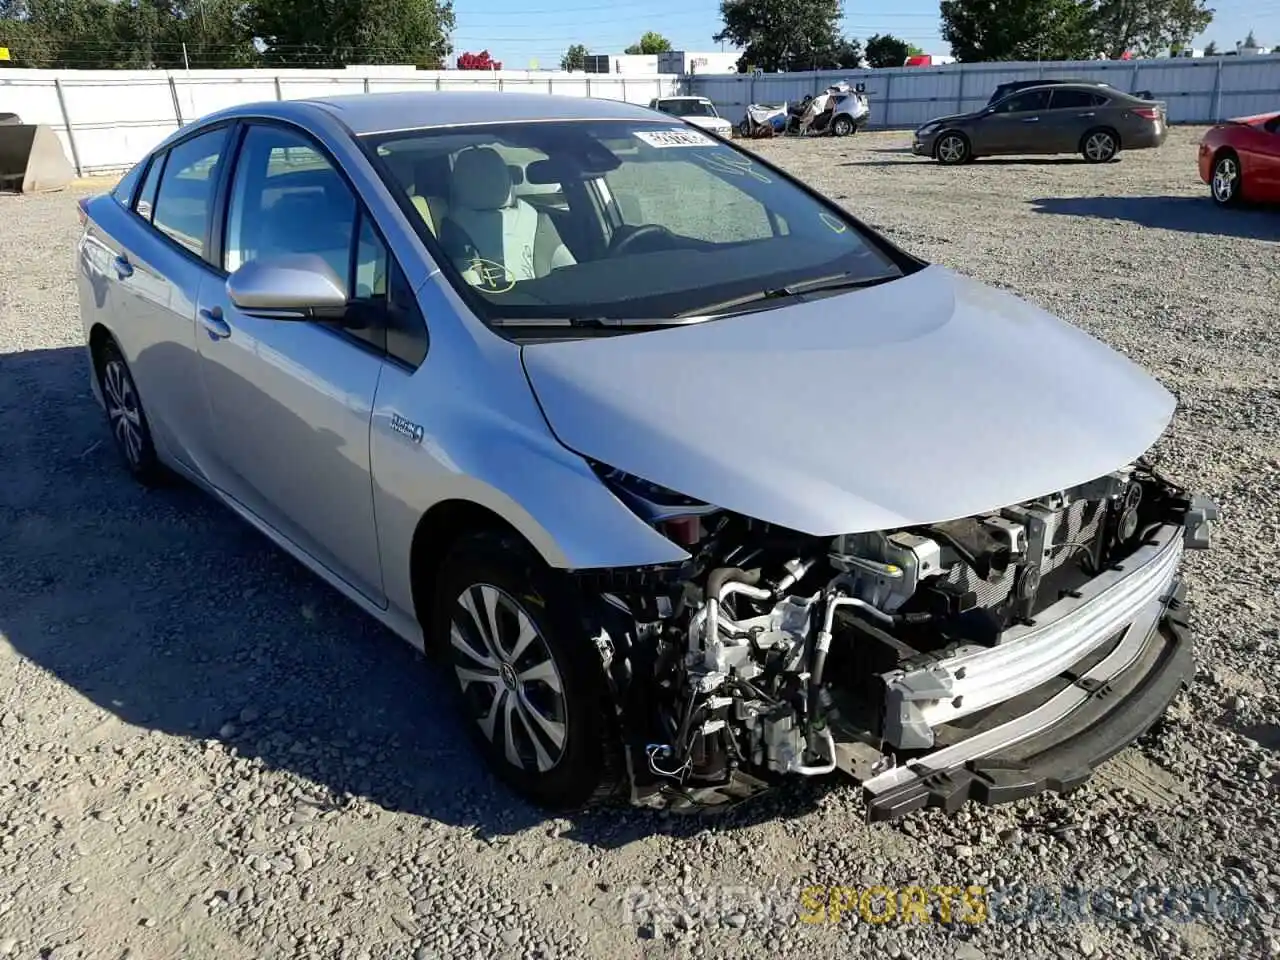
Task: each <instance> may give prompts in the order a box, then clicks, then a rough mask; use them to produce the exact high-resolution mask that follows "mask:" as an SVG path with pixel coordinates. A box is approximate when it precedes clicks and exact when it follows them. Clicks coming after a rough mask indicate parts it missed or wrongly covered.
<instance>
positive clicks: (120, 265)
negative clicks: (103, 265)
mask: <svg viewBox="0 0 1280 960" xmlns="http://www.w3.org/2000/svg"><path fill="white" fill-rule="evenodd" d="M113 265H114V266H115V268H116V276H117V277H119V278H120V279H121V280H125V279H127V278H129V277H132V276H133V264H132V263H130V262H129V258H128V257H126V256H125V255H124V254H123V253H122V254H120V256H118V257H116V259H115V261H114V264H113Z"/></svg>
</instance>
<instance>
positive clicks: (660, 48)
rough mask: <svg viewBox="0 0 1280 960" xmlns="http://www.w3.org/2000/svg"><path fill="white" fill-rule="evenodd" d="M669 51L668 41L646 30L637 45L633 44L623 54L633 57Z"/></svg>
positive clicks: (660, 35) (658, 34)
mask: <svg viewBox="0 0 1280 960" xmlns="http://www.w3.org/2000/svg"><path fill="white" fill-rule="evenodd" d="M670 49H671V41H670V40H668V39H667V38H666V37H664V36H663V35H662V34H660V33H655V32H654V31H652V30H646V31H645V34H644V36H642V37H641V38H640V42H639V43H633V44H632V45H631V46H629V47H627V49H626V50H625V51H623V52H624V53H626V54H628V55H630V56H635V55H636V54H655V53H666V52H667V51H668V50H670Z"/></svg>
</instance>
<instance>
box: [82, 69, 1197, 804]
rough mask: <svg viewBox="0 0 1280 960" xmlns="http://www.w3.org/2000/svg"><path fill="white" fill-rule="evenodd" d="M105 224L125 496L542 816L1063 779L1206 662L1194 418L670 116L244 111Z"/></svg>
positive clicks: (947, 790)
mask: <svg viewBox="0 0 1280 960" xmlns="http://www.w3.org/2000/svg"><path fill="white" fill-rule="evenodd" d="M81 214H82V221H83V231H82V234H81V237H80V240H79V245H78V278H79V293H80V301H81V307H82V311H83V317H84V327H85V334H86V341H87V350H88V357H89V360H90V364H91V371H92V377H91V382H92V386H93V390H94V392H95V395H96V396H97V398H98V399H99V401H100V402H101V403H102V405H103V407H104V409H105V411H106V415H107V421H108V424H109V426H110V429H111V433H112V436H113V437H114V438H115V441H116V445H117V446H118V448H119V451H120V454H121V457H122V460H123V462H124V464H125V465H126V467H127V468H128V470H129V471H130V472H131V473H132V474H133V475H134V476H135V477H136V478H137V479H138V480H139V481H141V482H143V483H146V484H154V483H160V482H163V481H165V480H167V479H171V478H173V477H175V476H176V477H182V478H185V479H186V480H188V481H191V482H194V483H196V484H198V485H200V486H202V487H204V488H205V489H207V490H208V491H209V492H211V493H212V494H213V495H214V496H216V497H217V498H218V499H219V500H221V501H222V502H223V503H224V504H226V505H227V507H229V508H230V509H231V510H232V511H234V512H235V513H236V514H238V515H239V516H240V517H242V518H243V519H244V520H245V521H247V522H248V523H250V524H252V525H253V526H254V527H256V528H257V529H258V530H260V531H261V532H262V533H263V534H264V535H265V536H267V537H269V538H270V539H271V540H273V541H274V542H275V543H277V544H279V545H280V546H281V547H282V548H284V549H285V550H287V551H288V552H290V553H291V554H293V555H294V556H296V557H297V558H299V559H300V560H301V561H302V562H303V563H305V564H306V565H307V566H308V567H310V568H311V569H312V570H313V571H315V573H316V574H317V575H318V576H320V577H322V578H324V579H325V580H327V581H328V582H329V583H331V584H332V585H333V586H334V587H335V588H337V589H338V590H340V591H341V592H342V593H344V594H345V595H346V596H347V597H349V598H350V599H351V600H352V601H353V602H355V603H356V604H358V605H359V606H361V607H362V608H364V609H365V610H366V611H367V612H368V613H369V614H371V615H372V616H374V617H376V618H377V619H378V620H380V621H381V622H382V623H384V624H386V625H387V626H389V627H390V628H391V629H392V630H394V631H395V632H396V633H398V634H399V635H401V636H402V637H404V638H405V639H406V640H408V641H409V642H410V643H412V644H414V645H415V646H418V647H421V648H424V649H427V650H429V651H432V652H434V653H437V654H438V655H439V658H440V659H442V660H444V662H445V664H446V665H447V669H450V670H451V672H452V675H453V676H454V677H456V681H457V683H456V689H457V694H458V702H459V708H460V709H461V710H463V711H465V715H466V716H467V717H468V718H469V719H468V727H469V728H470V729H471V730H472V731H473V733H474V735H475V737H476V740H477V742H478V744H479V745H480V746H481V748H482V749H483V750H484V751H486V753H487V755H488V757H489V759H490V760H491V762H492V764H493V766H494V769H495V770H496V771H497V772H498V773H499V774H500V775H501V776H502V777H504V778H505V779H506V780H507V781H508V782H509V783H510V784H512V785H513V786H514V787H515V788H516V789H517V790H519V791H520V792H522V793H523V794H524V795H526V796H528V797H530V798H532V799H534V800H536V801H538V802H540V803H543V804H545V805H547V806H549V807H554V808H562V809H563V808H574V807H580V806H582V805H585V804H588V803H591V802H594V801H600V800H605V799H613V798H621V799H626V800H629V801H631V802H632V803H636V804H642V805H650V806H669V805H676V806H679V805H708V804H721V803H726V802H731V801H733V800H736V799H739V798H742V797H746V796H750V795H752V794H754V793H756V792H758V791H760V790H762V789H764V788H765V787H767V786H768V785H769V784H771V783H773V782H775V781H776V780H778V779H779V778H782V777H786V776H814V775H823V774H827V773H831V772H833V771H835V770H837V769H839V770H842V771H844V772H845V773H847V774H848V775H849V776H851V777H853V778H854V779H855V780H856V781H858V782H861V783H862V784H863V788H864V790H865V794H866V798H867V801H868V810H869V812H870V814H871V815H872V816H877V817H888V816H895V815H897V814H900V813H903V812H905V811H908V810H911V809H914V808H917V807H920V806H923V805H926V804H943V805H945V806H947V807H948V808H952V809H953V808H954V807H955V806H957V805H958V804H959V803H961V802H963V801H964V800H966V799H974V800H979V801H999V800H1003V799H1010V798H1012V797H1016V796H1023V795H1026V794H1027V793H1032V792H1035V791H1037V790H1042V789H1045V788H1046V787H1053V788H1055V789H1065V788H1068V787H1070V786H1074V785H1075V784H1076V783H1078V782H1080V780H1082V779H1083V778H1084V777H1085V776H1086V775H1087V773H1088V771H1089V769H1090V768H1091V767H1092V766H1093V765H1094V764H1095V763H1097V762H1099V761H1100V760H1102V759H1104V758H1105V757H1107V756H1109V755H1110V754H1111V753H1113V752H1115V750H1118V749H1119V748H1120V747H1121V746H1123V745H1124V744H1125V743H1127V742H1129V741H1130V740H1132V739H1133V738H1134V737H1136V736H1137V735H1138V734H1139V733H1140V732H1141V731H1142V730H1143V729H1145V728H1146V727H1147V726H1148V725H1150V724H1151V723H1152V722H1154V720H1155V719H1156V718H1157V717H1158V716H1159V715H1160V713H1161V712H1162V711H1163V709H1164V707H1165V704H1166V703H1167V702H1168V701H1169V699H1170V698H1171V697H1172V696H1173V694H1174V692H1175V691H1176V690H1177V688H1178V686H1179V684H1180V683H1181V682H1182V680H1183V678H1184V677H1185V676H1186V674H1187V671H1188V670H1189V668H1190V662H1191V661H1190V645H1189V639H1188V633H1187V630H1186V627H1185V625H1186V613H1185V610H1184V604H1183V601H1182V586H1181V584H1180V581H1179V575H1178V566H1179V561H1180V558H1181V554H1182V551H1183V549H1184V547H1187V546H1192V547H1204V546H1207V544H1208V537H1209V529H1210V524H1211V521H1212V520H1213V519H1214V516H1215V514H1216V508H1215V507H1214V506H1213V504H1212V503H1211V502H1209V501H1208V500H1206V499H1205V498H1203V497H1201V496H1199V495H1195V494H1191V493H1189V492H1187V491H1185V490H1183V489H1182V488H1181V487H1179V486H1178V485H1177V484H1176V483H1174V482H1172V481H1171V480H1168V479H1166V478H1165V477H1163V476H1161V474H1160V473H1159V472H1158V471H1157V470H1156V469H1155V467H1154V466H1153V465H1152V463H1150V462H1149V461H1148V460H1147V459H1146V453H1147V451H1148V449H1149V448H1150V447H1151V445H1152V444H1153V443H1154V441H1155V440H1156V439H1157V438H1158V437H1159V436H1160V435H1161V433H1162V432H1163V430H1164V429H1165V427H1166V425H1167V424H1168V422H1169V419H1170V417H1171V415H1172V412H1173V408H1174V400H1173V398H1172V396H1171V395H1170V394H1169V393H1168V392H1167V391H1166V390H1164V389H1163V388H1162V387H1161V386H1160V385H1159V384H1158V383H1156V382H1155V381H1154V380H1153V379H1151V378H1150V377H1149V376H1147V375H1146V374H1145V373H1144V372H1143V371H1142V370H1140V369H1139V368H1138V367H1136V366H1135V365H1134V364H1132V363H1131V362H1130V361H1128V360H1127V359H1125V358H1124V357H1122V356H1119V355H1117V354H1115V353H1113V352H1111V351H1110V350H1109V349H1107V348H1106V347H1104V346H1103V345H1102V344H1100V343H1099V342H1097V341H1096V340H1093V339H1092V338H1090V337H1088V336H1086V335H1085V334H1084V333H1082V332H1080V331H1079V330H1077V329H1076V328H1074V327H1072V326H1070V325H1068V324H1066V323H1063V322H1061V321H1059V320H1057V319H1055V318H1053V317H1051V316H1049V315H1047V314H1046V313H1044V312H1043V311H1041V310H1039V309H1037V308H1035V307H1033V306H1031V305H1029V304H1027V303H1025V302H1023V301H1021V300H1019V299H1017V298H1015V297H1013V296H1012V295H1010V294H1007V293H1004V292H1001V291H998V290H994V289H991V288H989V287H985V286H982V285H980V284H978V283H976V282H973V281H971V280H968V279H965V278H963V277H961V276H958V275H956V274H954V273H952V272H951V271H949V270H947V269H945V268H943V267H940V266H935V265H929V264H926V263H924V262H923V261H921V260H919V259H917V258H916V257H914V256H912V255H910V254H909V253H907V252H906V251H904V250H902V249H900V248H898V247H896V246H895V245H894V244H892V243H891V242H890V241H888V240H886V239H885V238H884V237H882V236H880V235H879V234H877V233H876V232H874V231H872V230H871V229H869V228H868V227H867V226H866V225H864V224H863V223H861V222H860V221H859V220H858V219H856V218H855V217H854V216H852V215H850V214H849V213H848V212H847V211H846V210H845V209H843V208H842V207H840V206H838V205H836V204H834V203H832V202H830V201H828V200H827V199H825V198H824V197H822V196H821V195H820V194H819V193H817V192H815V191H813V190H811V189H809V188H807V187H806V186H804V185H803V184H801V183H799V182H797V181H796V180H794V179H793V178H791V177H789V176H788V175H786V174H785V173H783V172H782V171H780V170H779V169H777V168H776V167H774V166H772V165H770V164H768V163H767V162H765V161H763V160H761V159H760V158H758V157H756V156H754V155H753V154H751V153H748V152H746V151H743V150H740V149H738V148H737V147H735V146H734V145H732V144H731V143H728V142H725V141H723V140H721V139H718V138H715V137H711V136H708V135H707V134H706V133H705V132H702V131H700V130H699V129H698V128H697V127H695V126H692V125H691V124H688V123H685V122H683V121H681V120H679V119H677V118H672V117H670V116H665V115H663V114H660V113H658V112H656V111H652V110H648V109H644V108H640V107H634V106H629V105H626V104H621V103H613V102H608V101H600V100H590V99H575V98H564V99H561V98H554V97H544V96H529V95H518V94H505V93H500V94H474V93H467V94H453V93H434V94H418V93H412V94H389V95H377V96H361V97H339V98H333V99H324V100H308V101H297V102H282V103H265V104H257V105H250V106H242V107H236V108H234V109H230V110H226V111H223V112H220V113H217V114H214V115H211V116H209V117H205V118H203V119H201V120H200V121H198V122H196V123H193V124H190V125H189V126H186V127H184V128H183V129H182V130H180V131H178V132H177V133H175V134H173V135H172V136H171V137H169V138H168V139H167V140H166V141H165V142H163V143H162V144H160V145H159V146H158V147H157V148H156V149H155V150H154V151H152V152H151V153H150V154H149V155H148V156H147V157H146V158H144V159H143V160H142V161H141V162H140V163H139V164H138V165H137V166H136V167H134V168H133V169H132V170H131V171H130V172H129V173H128V174H127V175H126V176H125V177H124V178H123V179H122V180H121V182H120V183H119V184H118V185H117V186H116V187H115V189H114V190H112V191H111V192H110V193H108V194H105V195H102V196H98V197H95V198H92V199H89V200H85V201H82V203H81ZM335 669H336V667H335ZM1099 691H1106V692H1107V693H1108V695H1107V696H1100V695H1099Z"/></svg>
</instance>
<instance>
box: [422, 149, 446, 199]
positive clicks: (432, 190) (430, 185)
mask: <svg viewBox="0 0 1280 960" xmlns="http://www.w3.org/2000/svg"><path fill="white" fill-rule="evenodd" d="M451 179H452V171H451V169H450V167H449V155H448V154H447V153H438V154H436V155H435V156H431V157H427V158H426V159H425V160H419V161H418V162H417V163H415V164H414V165H413V192H414V193H415V194H416V195H417V196H419V197H448V196H449V181H450V180H451Z"/></svg>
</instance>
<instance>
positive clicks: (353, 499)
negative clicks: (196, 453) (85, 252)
mask: <svg viewBox="0 0 1280 960" xmlns="http://www.w3.org/2000/svg"><path fill="white" fill-rule="evenodd" d="M359 209H360V208H359V205H358V204H357V201H356V198H355V196H354V194H353V193H352V191H351V189H350V187H348V185H347V183H346V181H345V180H344V179H343V178H342V177H341V176H340V175H339V174H338V172H337V171H336V169H335V168H334V167H333V165H332V163H331V162H330V161H329V160H328V159H327V157H326V156H325V155H324V154H322V153H321V152H320V151H319V150H318V149H317V148H316V147H315V146H314V145H313V144H312V143H311V141H310V140H308V139H307V138H305V137H304V136H303V135H301V134H300V133H297V132H295V131H294V130H292V129H290V128H286V127H283V126H276V125H271V124H260V125H257V124H255V125H251V126H249V127H248V128H247V130H246V132H245V136H244V139H243V141H242V144H241V146H240V151H239V157H238V160H237V163H236V167H235V172H234V175H233V179H232V182H231V185H230V189H229V191H228V197H227V219H226V224H227V226H226V239H225V242H224V245H223V246H224V250H223V262H224V266H225V267H226V270H227V271H228V272H232V271H234V270H235V269H236V268H238V267H239V266H241V265H242V264H244V263H246V262H248V261H250V260H254V259H268V258H271V257H274V256H279V255H285V254H296V253H310V254H318V255H320V256H321V257H323V258H324V260H325V261H327V262H328V264H329V265H330V266H331V267H332V268H333V271H334V274H335V276H336V277H338V278H340V279H341V281H342V282H344V283H345V284H346V286H347V290H348V296H349V297H350V298H352V300H360V299H361V298H365V297H368V298H372V297H373V296H375V294H376V292H377V288H378V287H379V285H380V284H383V283H384V282H385V276H386V252H385V247H384V246H383V245H382V244H381V242H380V241H378V240H377V239H376V237H375V236H374V235H373V234H372V231H371V230H370V228H369V226H368V222H367V219H366V218H365V217H363V216H361V215H360V214H359ZM196 339H197V343H198V345H199V346H198V349H199V352H200V357H201V363H200V371H201V378H202V381H203V386H204V392H205V396H206V398H207V404H208V411H209V416H210V418H211V429H212V432H213V434H214V436H215V443H216V447H217V451H218V458H217V463H216V466H215V469H214V475H213V476H212V477H211V479H212V480H213V482H214V483H215V484H216V485H217V486H218V487H219V488H220V489H221V490H222V491H223V492H225V493H226V494H227V495H229V496H230V497H232V498H234V499H235V500H236V501H238V502H239V503H240V504H241V505H242V506H244V507H245V508H247V509H248V510H250V511H251V512H252V513H253V514H255V515H256V516H257V517H259V518H260V519H261V520H262V521H264V522H265V523H267V524H268V525H270V526H271V527H273V528H275V529H276V530H277V531H278V532H279V533H282V534H283V535H285V536H286V537H288V538H289V539H290V540H292V541H293V542H294V543H295V544H297V545H298V546H299V547H301V548H302V549H304V550H306V551H307V552H308V553H309V554H311V555H312V556H313V557H314V558H315V559H316V560H318V561H319V562H320V563H322V564H324V565H325V566H326V567H328V568H329V569H330V570H331V571H332V572H334V573H336V574H337V575H339V576H340V577H341V578H342V579H344V580H346V581H347V582H348V583H349V584H351V585H352V586H353V587H355V588H356V589H357V590H359V591H360V592H361V593H363V594H364V595H365V596H367V597H368V598H369V599H371V600H373V601H374V602H375V603H379V604H381V603H383V602H384V594H383V586H382V573H381V566H380V560H379V555H378V540H377V533H376V529H375V523H374V512H373V485H372V481H371V476H370V467H369V427H370V420H371V417H372V412H373V406H374V397H375V394H376V392H377V389H378V381H379V378H380V377H381V375H382V368H383V347H384V346H385V330H384V329H383V330H377V331H372V330H371V331H357V332H352V331H348V330H344V329H339V328H337V327H334V326H327V325H323V324H320V323H313V322H310V321H303V320H268V319H260V318H256V317H251V316H248V315H247V314H245V313H243V312H241V311H239V310H238V309H237V308H236V307H235V305H234V304H233V303H232V302H231V300H230V298H229V297H228V295H227V292H226V283H225V275H224V274H220V273H212V272H211V273H210V274H209V276H208V277H207V278H206V280H205V282H204V283H203V284H202V287H201V292H200V302H199V304H198V310H197V334H196Z"/></svg>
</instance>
